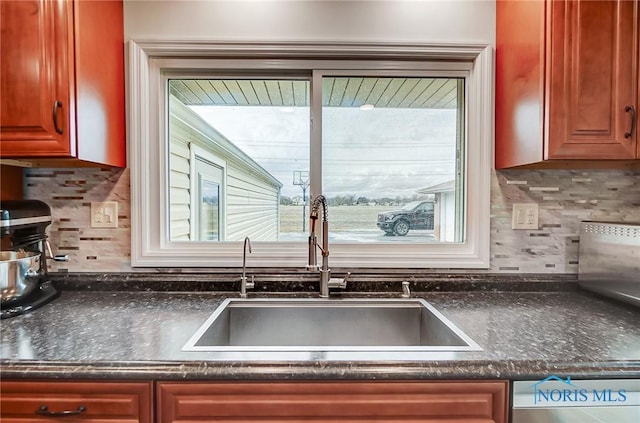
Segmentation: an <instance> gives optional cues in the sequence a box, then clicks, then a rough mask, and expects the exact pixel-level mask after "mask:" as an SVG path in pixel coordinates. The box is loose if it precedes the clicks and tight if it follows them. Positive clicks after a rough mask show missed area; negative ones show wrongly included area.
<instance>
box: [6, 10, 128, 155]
mask: <svg viewBox="0 0 640 423" xmlns="http://www.w3.org/2000/svg"><path fill="white" fill-rule="evenodd" d="M0 13H1V16H2V18H1V19H0V27H1V37H0V56H1V57H0V84H1V87H2V95H1V96H0V104H1V108H0V126H1V131H0V156H1V157H2V158H11V159H21V160H25V161H31V162H32V163H35V164H36V165H38V163H41V164H42V165H43V166H46V165H51V164H55V163H56V161H57V162H59V164H61V165H65V166H74V165H87V164H91V163H97V164H106V165H111V166H118V167H124V166H125V165H126V156H125V142H126V141H125V105H124V29H123V25H124V21H123V5H122V1H121V0H111V1H109V0H102V1H81V0H3V1H1V2H0Z"/></svg>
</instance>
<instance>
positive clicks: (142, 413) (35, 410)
mask: <svg viewBox="0 0 640 423" xmlns="http://www.w3.org/2000/svg"><path fill="white" fill-rule="evenodd" d="M0 392H1V393H2V394H1V396H0V417H1V419H0V420H2V422H3V423H10V422H20V423H25V422H44V421H49V422H50V421H51V420H52V419H55V418H56V417H61V418H63V419H64V421H70V422H71V421H73V422H78V421H86V422H96V423H97V422H100V423H111V422H127V423H135V422H139V423H150V422H152V421H153V396H152V392H153V384H152V382H105V381H99V380H96V381H82V382H78V381H64V382H63V381H9V380H3V381H1V382H0Z"/></svg>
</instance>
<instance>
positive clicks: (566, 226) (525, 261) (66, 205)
mask: <svg viewBox="0 0 640 423" xmlns="http://www.w3.org/2000/svg"><path fill="white" fill-rule="evenodd" d="M25 180H26V197H27V198H36V199H41V200H43V201H45V202H47V203H48V204H49V205H51V207H52V209H53V219H54V220H53V224H52V225H51V227H50V237H51V241H52V246H53V247H54V248H55V249H56V250H57V252H58V253H64V254H68V255H69V256H70V261H69V262H66V263H52V264H51V266H50V267H51V270H53V271H64V270H68V271H70V272H125V271H131V270H132V269H131V266H130V256H131V242H130V236H131V233H130V229H129V198H130V190H129V171H128V170H122V169H115V170H114V169H108V168H100V169H93V168H92V169H28V170H26V171H25ZM91 201H117V202H118V207H119V209H118V214H119V216H118V217H119V225H118V229H92V228H91V227H90V225H89V209H90V204H91ZM530 202H535V203H538V204H539V209H540V211H539V229H537V230H513V229H511V209H512V205H513V203H530ZM582 220H601V221H624V222H640V172H638V171H623V170H620V171H617V170H574V171H569V170H540V171H536V170H509V171H499V172H494V174H493V176H492V187H491V267H490V269H488V270H487V272H492V273H577V271H578V231H579V224H580V221H582ZM473 272H477V270H474V271H473Z"/></svg>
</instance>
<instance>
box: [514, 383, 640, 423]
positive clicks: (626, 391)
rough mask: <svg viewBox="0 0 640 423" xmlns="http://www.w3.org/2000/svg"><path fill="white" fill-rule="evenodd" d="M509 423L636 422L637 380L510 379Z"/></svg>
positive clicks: (639, 396) (638, 406) (638, 403)
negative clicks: (511, 387)
mask: <svg viewBox="0 0 640 423" xmlns="http://www.w3.org/2000/svg"><path fill="white" fill-rule="evenodd" d="M511 422H512V423H638V422H640V379H607V380H604V379H602V380H601V379H598V380H571V378H570V377H568V378H567V379H562V378H560V377H557V376H549V377H547V378H545V379H543V380H539V381H531V380H527V381H517V382H513V403H512V413H511Z"/></svg>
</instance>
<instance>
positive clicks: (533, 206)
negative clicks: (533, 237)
mask: <svg viewBox="0 0 640 423" xmlns="http://www.w3.org/2000/svg"><path fill="white" fill-rule="evenodd" d="M511 228H512V229H538V204H537V203H516V204H514V205H513V214H512V220H511Z"/></svg>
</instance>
